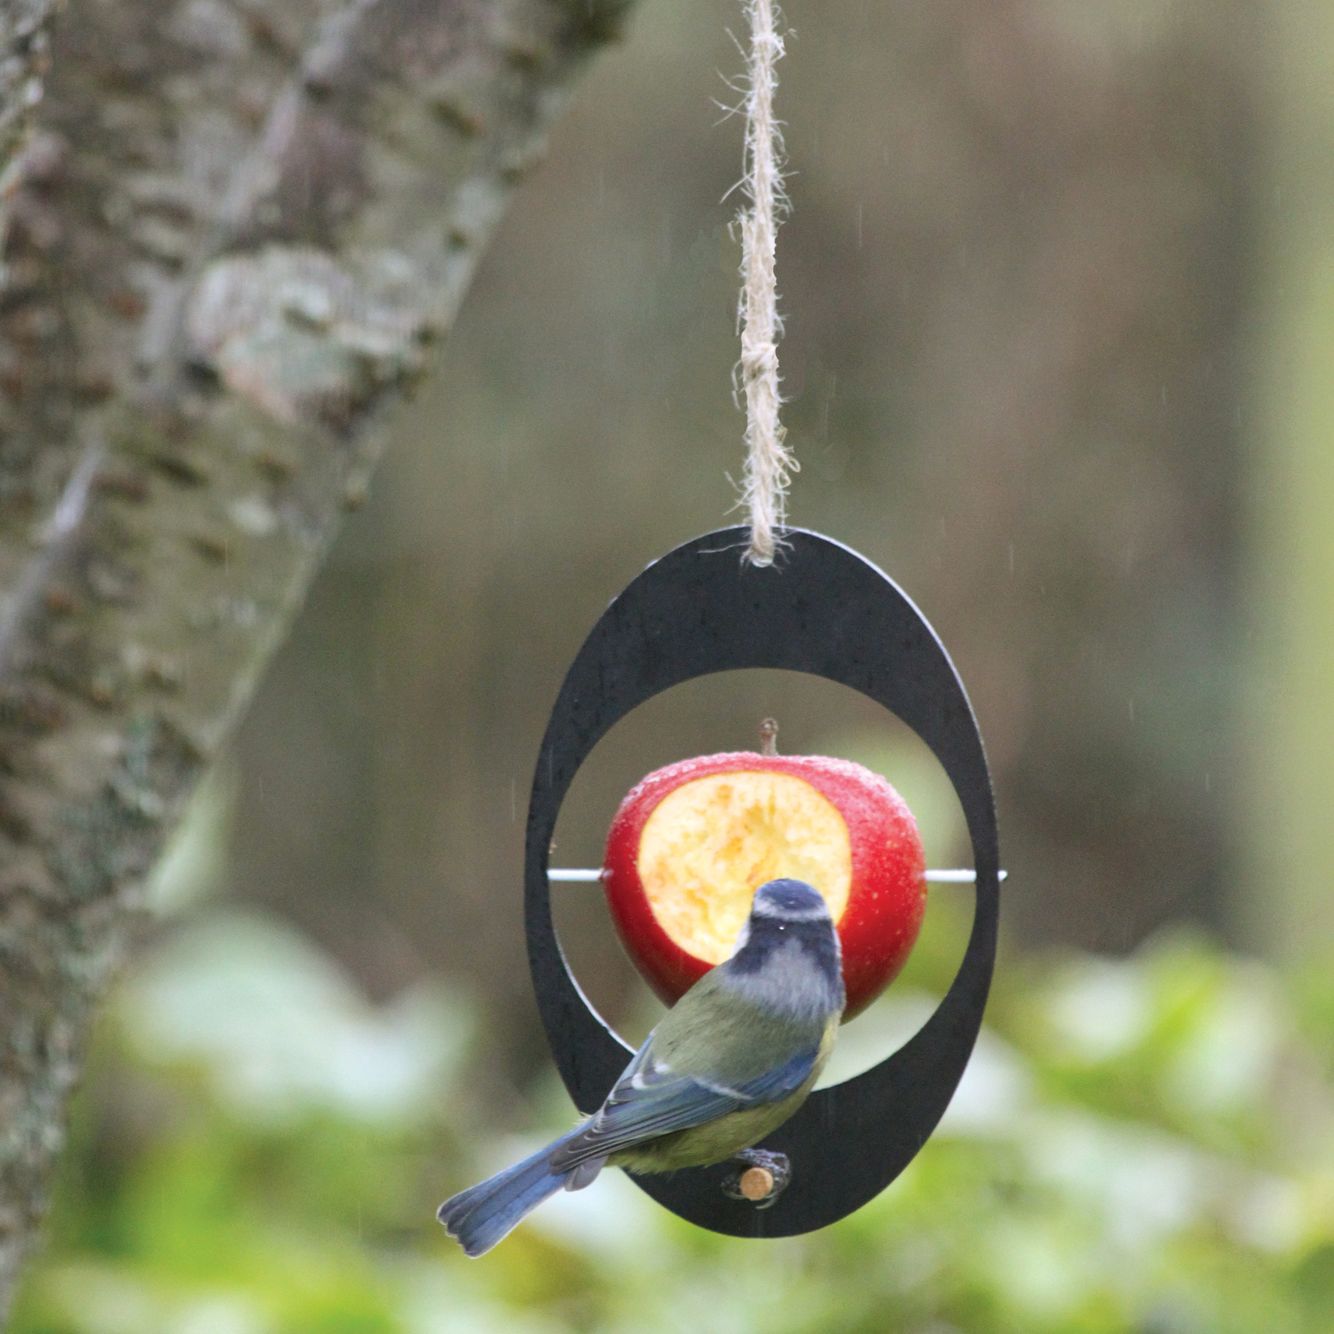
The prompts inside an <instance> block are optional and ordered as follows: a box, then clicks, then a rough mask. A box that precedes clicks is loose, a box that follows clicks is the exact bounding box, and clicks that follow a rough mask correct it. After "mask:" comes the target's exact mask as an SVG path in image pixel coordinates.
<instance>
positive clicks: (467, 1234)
mask: <svg viewBox="0 0 1334 1334" xmlns="http://www.w3.org/2000/svg"><path fill="white" fill-rule="evenodd" d="M580 1129H582V1127H580ZM578 1133H579V1131H573V1132H571V1134H570V1135H569V1136H565V1137H562V1138H561V1139H558V1140H557V1141H556V1142H555V1143H554V1144H548V1145H546V1146H545V1147H544V1148H541V1149H539V1150H538V1151H537V1152H536V1153H534V1154H532V1155H531V1156H530V1157H527V1158H525V1159H523V1161H522V1162H518V1163H515V1164H514V1166H513V1167H507V1168H506V1169H505V1170H504V1171H503V1172H497V1173H496V1175H495V1176H493V1177H488V1178H487V1179H486V1180H485V1181H483V1182H482V1183H481V1184H480V1185H477V1186H473V1187H471V1188H470V1189H468V1190H465V1191H460V1192H459V1194H457V1195H455V1196H453V1197H452V1198H450V1199H448V1200H446V1201H445V1202H444V1204H442V1205H441V1206H440V1209H439V1212H438V1213H437V1215H436V1217H438V1218H439V1219H440V1221H441V1222H442V1223H443V1224H444V1225H445V1229H446V1230H447V1231H448V1232H449V1234H450V1236H452V1237H455V1238H457V1239H458V1242H459V1244H460V1245H461V1246H462V1247H463V1249H464V1250H465V1251H467V1253H468V1254H469V1255H473V1256H477V1255H484V1254H485V1253H486V1252H487V1251H489V1250H490V1249H491V1247H492V1246H494V1245H495V1244H496V1243H497V1242H498V1241H500V1240H502V1239H503V1238H504V1237H505V1236H507V1235H508V1234H509V1233H510V1231H512V1230H513V1229H514V1228H515V1227H517V1226H518V1225H519V1223H520V1222H522V1221H523V1219H524V1218H525V1217H526V1216H527V1215H528V1214H529V1213H531V1212H532V1210H534V1209H536V1208H537V1206H538V1205H539V1204H541V1203H542V1201H543V1200H545V1199H547V1198H548V1197H549V1196H552V1195H554V1194H555V1193H556V1192H557V1191H558V1190H560V1189H561V1188H562V1187H563V1186H565V1185H566V1184H567V1183H569V1182H570V1178H571V1176H572V1174H573V1173H577V1172H578V1171H579V1168H577V1167H576V1168H572V1169H567V1170H565V1171H563V1172H556V1171H553V1170H552V1168H551V1155H552V1154H553V1152H554V1151H555V1150H556V1149H558V1148H561V1147H562V1146H563V1145H564V1144H565V1142H566V1140H567V1139H570V1138H573V1136H574V1135H575V1134H578ZM571 1184H572V1183H571ZM579 1184H580V1185H583V1184H586V1183H584V1182H580V1183H579Z"/></svg>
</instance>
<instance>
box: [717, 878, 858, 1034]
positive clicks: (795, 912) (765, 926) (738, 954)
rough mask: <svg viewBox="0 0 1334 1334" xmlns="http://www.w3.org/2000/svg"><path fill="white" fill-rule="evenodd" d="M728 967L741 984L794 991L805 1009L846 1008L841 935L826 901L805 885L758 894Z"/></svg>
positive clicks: (780, 885) (783, 883) (776, 886)
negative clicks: (817, 1006) (749, 982)
mask: <svg viewBox="0 0 1334 1334" xmlns="http://www.w3.org/2000/svg"><path fill="white" fill-rule="evenodd" d="M725 966H726V968H727V970H728V972H729V974H730V975H732V976H734V977H736V978H737V979H738V980H739V981H740V980H741V979H745V978H751V979H755V980H756V981H757V982H758V981H761V980H763V981H765V982H772V983H774V984H775V986H776V987H778V988H780V989H781V988H789V987H790V988H791V989H792V991H793V993H794V994H793V999H794V1000H799V1002H800V1005H801V1007H802V1008H806V1007H807V1006H808V1005H811V1004H816V1003H818V1004H820V1005H824V1006H827V1007H836V1008H837V1009H839V1010H841V1009H842V1008H843V967H842V956H841V950H840V948H839V939H838V932H837V931H836V930H835V929H834V922H833V918H832V917H831V916H830V915H829V907H828V905H827V904H826V903H825V900H824V896H823V895H822V894H821V893H820V892H819V890H817V889H814V888H812V887H811V886H810V885H808V884H806V882H805V881H803V880H770V881H769V882H768V883H767V884H764V885H761V886H760V887H759V889H757V890H756V891H755V898H754V900H753V902H752V903H751V907H750V917H749V919H748V920H747V922H746V925H745V926H744V927H742V929H741V934H740V936H738V937H737V943H736V947H735V949H734V950H733V951H732V956H731V958H730V959H729V960H728V961H727V963H726V965H725ZM816 991H818V992H819V993H820V997H818V998H817V997H816V995H815V992H816Z"/></svg>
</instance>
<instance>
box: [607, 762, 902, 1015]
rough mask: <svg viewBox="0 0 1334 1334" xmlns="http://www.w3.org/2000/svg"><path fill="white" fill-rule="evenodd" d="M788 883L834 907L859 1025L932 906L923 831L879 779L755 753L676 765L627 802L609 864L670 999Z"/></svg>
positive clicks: (634, 935)
mask: <svg viewBox="0 0 1334 1334" xmlns="http://www.w3.org/2000/svg"><path fill="white" fill-rule="evenodd" d="M784 876H788V877H792V878H794V879H798V880H804V881H806V882H807V883H808V884H810V885H813V886H814V887H815V888H816V889H818V890H819V891H820V893H821V894H822V895H823V896H824V898H825V901H826V902H827V903H828V904H829V910H830V915H831V916H832V917H833V919H834V922H835V924H836V926H837V928H838V932H839V936H840V939H841V942H842V948H843V972H844V982H845V984H846V987H847V992H848V1006H847V1010H846V1011H845V1017H850V1016H851V1015H853V1014H855V1013H857V1011H859V1010H861V1009H863V1008H864V1007H865V1006H866V1005H868V1004H869V1003H870V1002H871V1000H873V999H874V998H875V996H876V995H878V994H879V992H880V991H881V990H882V989H883V988H884V987H885V986H886V985H887V984H888V982H889V981H890V980H892V978H893V977H894V976H895V975H896V974H897V973H898V971H899V970H900V969H901V968H902V966H903V963H904V961H905V960H906V958H907V956H908V953H909V951H910V950H911V949H912V946H913V943H914V942H915V941H916V939H917V934H918V931H919V929H920V927H921V920H922V913H923V910H924V907H925V898H926V881H925V859H924V856H923V852H922V844H921V839H920V837H919V836H918V833H917V826H916V822H915V821H914V820H913V817H912V813H911V812H910V811H909V810H908V807H907V805H906V804H905V803H904V802H903V799H902V798H901V797H900V796H899V795H898V793H897V792H895V790H894V789H893V788H892V787H891V786H890V785H889V783H887V782H886V781H885V780H884V779H883V778H881V777H880V775H878V774H875V773H872V772H871V771H870V770H869V769H866V768H863V767H862V766H861V765H858V764H853V763H851V762H850V761H847V760H840V759H833V758H831V757H828V756H820V755H761V754H758V753H753V752H746V751H742V752H732V753H728V754H722V755H706V756H700V757H698V758H695V759H690V760H682V761H680V762H678V763H676V764H670V765H667V766H666V767H665V768H662V769H658V770H656V771H655V772H654V773H652V774H650V775H649V776H648V777H647V778H645V779H644V780H643V781H642V782H641V783H639V784H637V785H636V787H635V788H634V789H633V790H632V791H631V792H630V793H629V795H628V796H627V797H626V798H625V800H624V801H623V802H622V803H621V807H620V809H619V810H618V811H617V813H616V817H615V819H614V820H613V821H612V826H611V831H610V833H609V835H608V839H607V855H606V860H605V865H604V869H603V882H604V886H605V888H606V893H607V900H608V904H609V906H610V909H611V912H612V917H613V920H614V921H615V923H616V927H617V930H618V932H619V934H620V937H621V940H622V942H623V943H624V944H625V947H626V949H627V951H628V952H629V954H630V957H631V959H632V960H633V961H634V962H635V964H636V966H637V967H638V968H639V970H640V972H641V973H642V974H643V975H644V977H645V979H646V980H647V981H648V982H649V984H650V985H651V986H652V987H653V989H654V990H655V991H656V992H657V993H658V995H659V996H660V997H662V999H663V1000H665V1001H666V1002H667V1003H668V1004H671V1003H673V1002H675V1001H676V1000H677V999H678V998H679V997H680V996H681V994H682V993H683V992H685V991H686V990H687V989H688V988H689V987H690V986H691V985H692V984H693V983H694V982H695V981H696V980H697V979H698V978H699V977H701V976H702V975H703V974H704V973H705V972H707V971H708V969H709V968H711V967H713V966H714V965H715V964H718V963H721V962H722V961H723V960H724V959H725V958H727V957H728V955H729V954H731V952H732V950H733V948H734V946H735V944H736V941H737V937H738V935H739V933H740V931H741V928H742V927H743V926H744V924H745V921H746V918H747V917H748V915H749V913H750V904H751V899H752V898H753V897H754V894H755V891H756V890H757V889H758V888H759V887H760V886H761V885H762V884H764V883H766V882H767V881H769V880H776V879H779V878H780V877H784Z"/></svg>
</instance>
